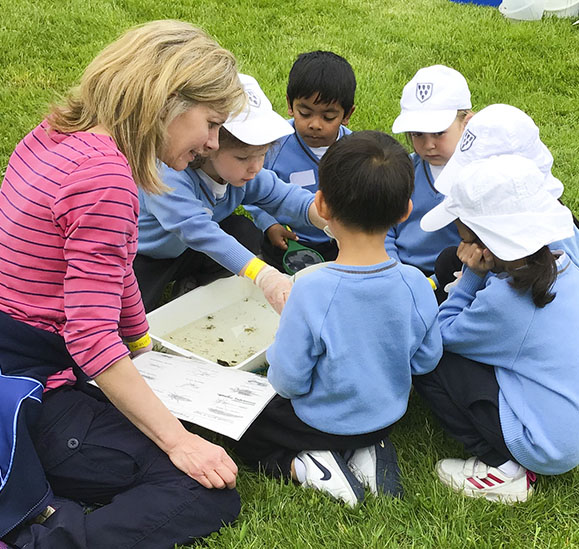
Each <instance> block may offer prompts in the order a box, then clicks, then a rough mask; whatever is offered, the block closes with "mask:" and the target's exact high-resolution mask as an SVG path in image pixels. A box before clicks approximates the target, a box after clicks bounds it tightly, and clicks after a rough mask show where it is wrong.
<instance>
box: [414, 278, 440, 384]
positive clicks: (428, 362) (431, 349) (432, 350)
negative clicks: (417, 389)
mask: <svg viewBox="0 0 579 549" xmlns="http://www.w3.org/2000/svg"><path fill="white" fill-rule="evenodd" d="M413 272H414V276H416V277H417V278H418V280H417V281H416V282H415V284H414V285H413V290H412V293H413V295H414V302H415V304H416V312H417V315H416V316H415V317H414V319H413V320H412V323H413V325H414V326H415V328H418V327H420V326H423V327H424V335H423V337H422V339H421V340H419V341H417V343H418V347H417V349H416V351H414V354H413V355H412V356H411V357H410V369H411V371H412V375H422V374H427V373H428V372H431V371H432V370H434V368H436V365H437V364H438V362H439V360H440V357H441V356H442V336H441V334H440V326H439V324H438V304H437V303H436V298H435V297H434V294H433V293H432V289H431V288H430V285H429V284H428V283H427V282H426V280H425V279H424V276H423V275H422V273H419V272H417V271H415V270H413ZM415 333H416V334H417V336H419V335H420V333H421V332H420V331H416V332H415Z"/></svg>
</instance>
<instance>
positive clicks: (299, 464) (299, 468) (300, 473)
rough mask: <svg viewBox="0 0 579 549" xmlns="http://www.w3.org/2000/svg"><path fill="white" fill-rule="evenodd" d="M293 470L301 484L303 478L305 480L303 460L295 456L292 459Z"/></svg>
mask: <svg viewBox="0 0 579 549" xmlns="http://www.w3.org/2000/svg"><path fill="white" fill-rule="evenodd" d="M294 471H295V472H296V478H297V479H298V482H299V483H300V484H303V482H304V480H306V466H305V464H304V462H303V461H302V460H301V459H300V458H298V457H296V458H295V459H294Z"/></svg>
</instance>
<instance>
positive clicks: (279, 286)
mask: <svg viewBox="0 0 579 549" xmlns="http://www.w3.org/2000/svg"><path fill="white" fill-rule="evenodd" d="M255 285H256V286H257V287H258V288H260V289H261V291H262V292H263V295H264V296H265V299H267V301H268V302H269V304H270V305H271V306H272V307H273V308H274V309H275V311H276V312H277V313H278V314H281V311H282V309H283V307H284V305H285V302H286V301H287V298H288V297H289V294H290V291H291V289H292V282H291V279H290V278H289V276H287V275H285V274H282V273H280V272H279V271H278V270H277V269H274V268H273V267H272V266H271V265H266V266H265V267H263V268H262V269H261V271H259V273H258V274H257V276H256V277H255Z"/></svg>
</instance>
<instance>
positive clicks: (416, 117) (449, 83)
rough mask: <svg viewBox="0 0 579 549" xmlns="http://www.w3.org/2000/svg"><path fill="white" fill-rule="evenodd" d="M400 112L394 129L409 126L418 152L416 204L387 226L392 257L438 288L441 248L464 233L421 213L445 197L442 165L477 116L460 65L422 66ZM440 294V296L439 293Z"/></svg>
mask: <svg viewBox="0 0 579 549" xmlns="http://www.w3.org/2000/svg"><path fill="white" fill-rule="evenodd" d="M400 106H401V112H400V115H399V116H398V117H397V118H396V120H395V121H394V124H393V126H392V131H393V132H394V133H402V132H406V133H407V134H408V136H409V138H410V140H411V142H412V146H413V148H414V151H415V152H414V153H413V154H412V155H411V157H412V162H413V164H414V193H413V195H412V203H413V206H414V208H413V210H412V213H411V214H410V216H409V218H408V219H407V220H406V221H405V222H404V223H399V224H397V225H395V226H394V227H392V228H391V229H390V231H388V236H387V237H386V241H385V246H386V251H387V252H388V255H390V257H393V258H395V259H398V260H399V261H400V262H402V263H405V264H408V265H414V266H415V267H418V268H419V269H420V270H421V271H422V272H423V273H424V274H425V275H426V276H429V277H431V278H430V280H431V284H432V286H433V287H434V288H435V289H436V286H437V284H436V278H435V277H433V276H432V275H433V273H434V270H435V269H434V267H435V261H436V259H437V257H438V255H439V254H440V252H441V251H442V250H444V249H445V248H447V247H449V246H453V245H454V246H456V245H458V243H459V242H460V238H459V236H458V233H457V231H456V228H455V227H454V226H453V225H450V226H448V227H443V228H441V229H440V230H438V231H436V232H433V233H427V232H425V231H423V230H422V229H421V228H420V219H421V218H422V216H423V215H424V214H425V213H426V212H428V211H429V210H430V209H432V208H433V207H434V206H436V205H437V204H439V203H440V202H442V200H443V198H444V195H443V194H441V193H440V192H439V191H438V190H437V189H436V188H435V181H436V179H437V177H438V175H439V174H440V173H441V171H442V170H443V168H444V166H445V164H446V163H447V162H448V160H449V159H450V157H451V156H452V153H453V152H454V150H455V148H456V145H457V143H458V142H459V140H460V138H461V135H462V133H463V131H464V127H465V125H466V123H467V121H468V119H469V118H470V117H471V116H472V112H471V110H470V109H471V107H472V104H471V100H470V91H469V89H468V84H467V82H466V80H465V78H464V76H462V74H460V73H459V72H458V71H456V70H454V69H451V68H449V67H445V66H443V65H433V66H431V67H425V68H422V69H420V70H419V71H418V72H417V73H416V74H415V75H414V77H413V78H412V80H410V82H408V84H406V86H404V90H403V92H402V99H401V100H400ZM437 297H438V296H437Z"/></svg>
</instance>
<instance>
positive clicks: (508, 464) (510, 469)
mask: <svg viewBox="0 0 579 549" xmlns="http://www.w3.org/2000/svg"><path fill="white" fill-rule="evenodd" d="M519 467H520V465H519V464H518V463H517V462H515V461H513V460H511V459H509V461H505V462H504V463H503V464H502V465H499V466H498V467H497V469H499V470H500V471H501V472H502V473H504V474H505V475H506V476H507V477H511V478H512V477H514V476H515V475H516V474H517V473H518V472H519Z"/></svg>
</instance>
